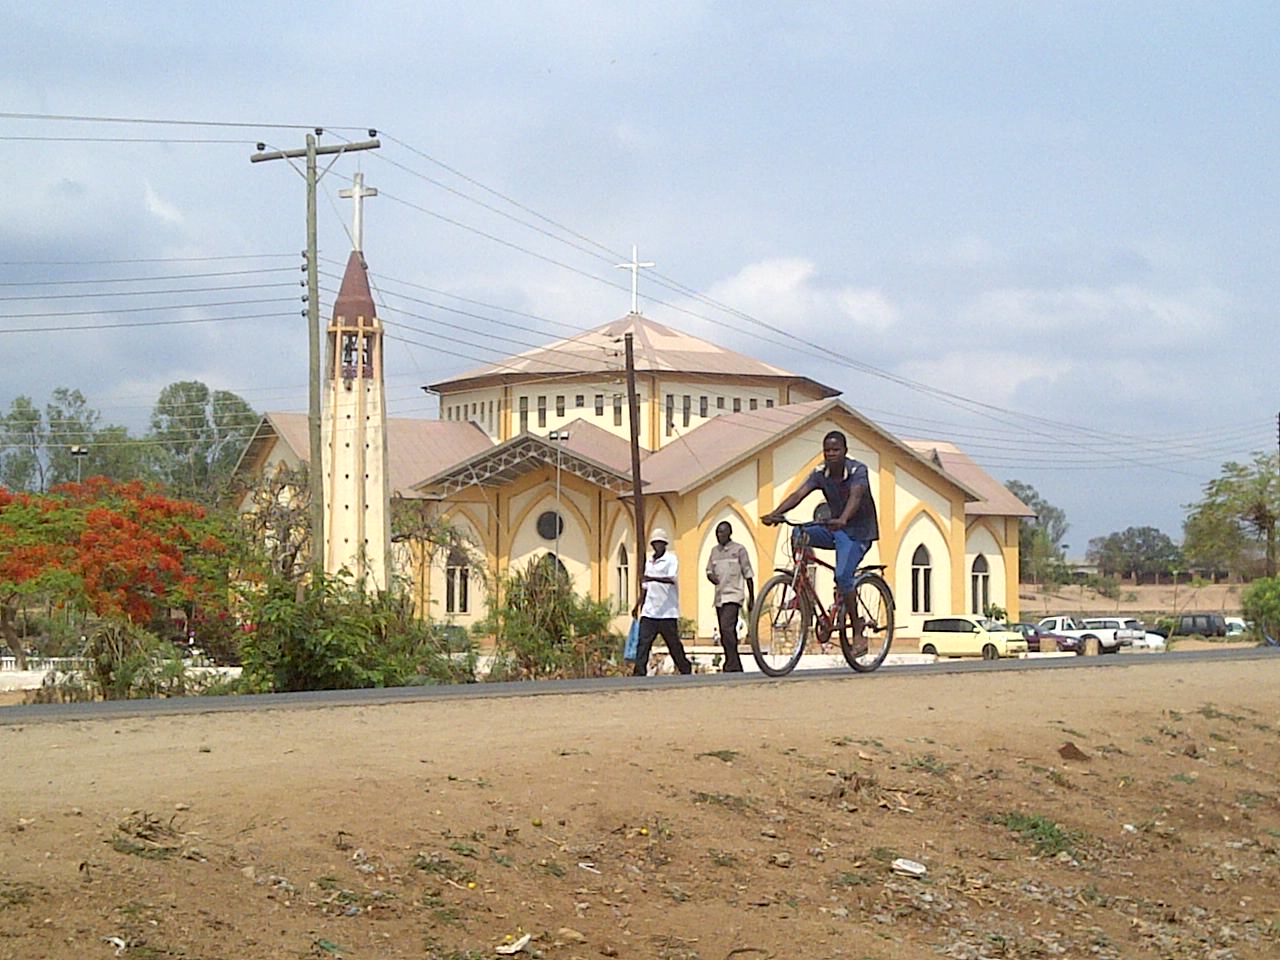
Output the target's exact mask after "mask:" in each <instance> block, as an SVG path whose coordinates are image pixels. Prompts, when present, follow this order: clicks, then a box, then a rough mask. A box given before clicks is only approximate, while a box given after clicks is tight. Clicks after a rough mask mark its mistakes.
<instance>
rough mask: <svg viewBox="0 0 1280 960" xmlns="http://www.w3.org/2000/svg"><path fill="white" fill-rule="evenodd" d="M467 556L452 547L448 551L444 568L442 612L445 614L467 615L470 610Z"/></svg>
mask: <svg viewBox="0 0 1280 960" xmlns="http://www.w3.org/2000/svg"><path fill="white" fill-rule="evenodd" d="M469 577H470V574H469V571H468V566H467V555H466V554H465V553H463V552H462V551H461V550H459V549H458V548H457V547H454V548H453V549H452V550H450V551H449V560H448V562H447V563H446V564H445V568H444V610H445V613H467V612H468V611H469V610H470V609H471V603H470V598H469V597H468V595H467V594H468V589H467V588H468V583H467V581H468V579H469Z"/></svg>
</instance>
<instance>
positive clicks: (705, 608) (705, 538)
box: [681, 498, 772, 637]
mask: <svg viewBox="0 0 1280 960" xmlns="http://www.w3.org/2000/svg"><path fill="white" fill-rule="evenodd" d="M749 516H750V515H749V514H748V515H747V516H744V515H743V513H742V512H741V511H739V510H738V509H736V504H735V503H733V502H731V501H730V500H729V499H727V498H726V499H724V500H722V501H721V502H720V503H719V504H718V505H716V507H715V509H713V510H712V511H711V512H710V513H708V514H706V515H704V519H703V522H702V523H701V524H699V526H698V541H697V543H698V546H697V553H696V554H694V555H693V556H692V558H691V559H692V560H693V561H694V567H695V572H696V576H697V580H696V583H697V589H696V591H695V592H694V594H693V595H692V596H693V601H694V602H693V603H685V604H684V607H685V616H688V617H693V618H694V619H696V620H697V624H698V627H697V635H698V636H699V637H710V636H711V635H712V634H713V632H714V631H715V629H716V627H717V625H718V621H717V618H716V608H715V593H716V587H715V584H713V583H712V582H711V581H710V580H708V579H707V561H708V560H709V559H710V557H711V550H712V548H713V547H714V546H715V545H716V527H717V526H718V525H719V524H720V522H721V521H725V520H727V521H728V522H729V525H730V526H732V527H733V540H734V542H735V543H740V544H742V545H743V546H744V547H745V548H746V551H747V557H748V558H749V559H750V560H751V568H752V571H753V572H754V574H755V576H754V579H755V585H756V589H757V590H758V589H759V588H760V587H761V586H763V584H764V581H765V580H767V579H768V577H769V575H770V573H771V572H772V571H770V570H768V569H767V568H766V570H765V571H763V572H762V571H761V570H760V563H759V561H758V553H757V551H756V544H755V540H754V539H753V538H752V537H751V524H750V522H749ZM683 599H684V598H683V596H682V597H681V600H682V602H683Z"/></svg>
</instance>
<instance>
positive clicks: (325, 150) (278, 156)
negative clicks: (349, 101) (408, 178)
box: [249, 140, 382, 163]
mask: <svg viewBox="0 0 1280 960" xmlns="http://www.w3.org/2000/svg"><path fill="white" fill-rule="evenodd" d="M380 146H382V141H380V140H361V141H360V142H358V143H337V144H334V145H333V146H329V145H327V144H326V145H325V146H323V147H316V148H315V155H316V156H322V155H324V154H329V153H350V152H352V151H353V150H376V149H377V148H378V147H380ZM306 155H307V151H306V150H305V149H302V150H268V151H266V152H264V153H255V154H251V155H250V157H249V162H250V163H262V162H263V161H264V160H290V159H297V158H299V157H305V156H306Z"/></svg>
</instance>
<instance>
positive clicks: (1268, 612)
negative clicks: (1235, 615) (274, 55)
mask: <svg viewBox="0 0 1280 960" xmlns="http://www.w3.org/2000/svg"><path fill="white" fill-rule="evenodd" d="M1242 606H1243V607H1244V615H1245V617H1246V618H1247V619H1249V620H1250V621H1252V622H1253V627H1254V630H1255V631H1257V632H1258V633H1260V634H1261V635H1262V636H1263V637H1264V638H1265V637H1271V638H1273V639H1276V638H1280V578H1277V577H1266V578H1263V579H1259V580H1255V581H1253V583H1251V584H1249V588H1248V589H1247V590H1245V592H1244V597H1243V598H1242Z"/></svg>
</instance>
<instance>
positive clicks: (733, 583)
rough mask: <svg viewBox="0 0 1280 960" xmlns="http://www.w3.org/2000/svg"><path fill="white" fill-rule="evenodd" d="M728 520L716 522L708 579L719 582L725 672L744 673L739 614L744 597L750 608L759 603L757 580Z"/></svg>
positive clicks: (718, 599) (708, 561)
mask: <svg viewBox="0 0 1280 960" xmlns="http://www.w3.org/2000/svg"><path fill="white" fill-rule="evenodd" d="M732 537H733V527H732V526H730V525H729V521H728V520H722V521H720V522H719V523H718V524H716V545H715V546H714V547H712V548H711V556H710V557H708V558H707V579H708V580H710V581H711V582H712V583H714V584H715V585H716V598H715V607H716V617H717V618H718V619H719V622H720V645H721V646H722V647H724V672H725V673H741V672H742V658H741V657H739V656H738V616H739V614H740V613H741V612H742V604H743V601H746V604H747V610H750V609H751V608H752V607H754V606H755V605H756V583H755V580H753V579H752V577H753V573H752V570H751V558H750V557H748V556H747V548H746V547H744V546H743V545H742V544H740V543H734V542H733V540H732V539H731V538H732Z"/></svg>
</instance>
